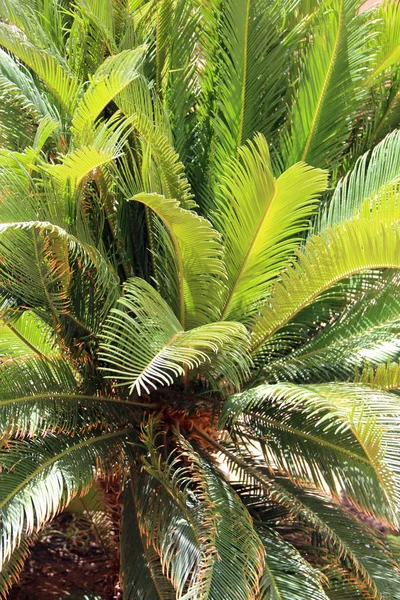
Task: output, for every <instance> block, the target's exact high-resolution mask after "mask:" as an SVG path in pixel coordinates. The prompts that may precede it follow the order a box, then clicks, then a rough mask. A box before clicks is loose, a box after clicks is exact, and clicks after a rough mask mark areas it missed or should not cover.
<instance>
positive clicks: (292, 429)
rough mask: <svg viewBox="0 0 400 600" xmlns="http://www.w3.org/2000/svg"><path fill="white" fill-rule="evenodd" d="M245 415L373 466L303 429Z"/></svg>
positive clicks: (358, 456) (263, 417) (365, 460)
mask: <svg viewBox="0 0 400 600" xmlns="http://www.w3.org/2000/svg"><path fill="white" fill-rule="evenodd" d="M245 414H246V415H249V416H250V417H253V418H255V419H260V420H262V421H265V423H267V424H268V425H271V426H272V427H274V428H275V429H280V430H282V431H286V432H287V433H292V434H293V435H296V436H298V437H302V438H304V439H307V440H310V441H312V442H315V443H316V444H319V445H321V446H326V447H327V448H331V449H332V450H335V451H336V452H340V453H341V454H346V455H347V456H349V457H350V458H353V459H354V460H358V461H360V462H363V463H365V464H366V465H368V466H371V462H370V461H369V460H368V458H365V457H363V456H360V455H359V454H357V453H355V452H352V451H351V450H347V448H343V447H342V446H337V445H336V444H333V443H332V442H328V441H326V440H324V439H323V438H320V437H318V436H315V435H312V434H310V433H306V432H304V431H302V430H301V429H297V428H296V427H291V426H290V425H285V424H283V423H280V422H279V421H276V420H275V419H271V418H270V417H265V416H263V415H258V414H257V413H254V412H251V411H245ZM255 439H256V438H255ZM357 441H358V440H357Z"/></svg>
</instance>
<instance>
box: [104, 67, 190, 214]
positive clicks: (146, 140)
mask: <svg viewBox="0 0 400 600" xmlns="http://www.w3.org/2000/svg"><path fill="white" fill-rule="evenodd" d="M115 102H116V104H117V105H118V107H119V108H120V109H121V110H122V112H123V113H124V114H125V115H126V116H127V117H129V118H131V119H132V127H133V128H134V129H135V130H136V132H137V135H138V138H139V140H140V142H141V145H142V155H143V157H146V155H149V158H150V159H151V161H154V163H155V166H156V172H155V173H153V178H158V179H159V185H158V186H157V188H154V187H153V186H151V187H150V189H149V186H148V183H149V182H148V181H147V179H148V175H147V170H148V169H149V168H150V167H147V169H146V165H145V164H143V163H142V165H141V166H142V169H143V168H145V170H144V173H143V177H144V180H145V185H146V187H145V189H147V191H151V192H158V193H161V194H163V195H165V197H166V198H174V199H175V200H177V201H178V202H179V204H180V206H181V207H182V208H185V209H190V208H193V207H194V206H195V204H194V202H193V199H192V192H191V190H190V186H189V182H188V180H187V178H186V176H185V171H184V166H183V164H182V163H181V162H180V160H179V155H178V153H177V152H176V150H175V149H174V147H173V146H172V143H171V130H170V126H169V123H168V121H167V119H166V115H165V114H164V112H163V111H162V110H161V108H160V107H161V105H160V100H159V99H158V98H157V97H156V96H154V94H153V93H152V91H151V90H150V89H149V85H148V83H147V81H146V80H145V79H144V78H137V79H136V80H134V81H133V82H132V83H131V84H130V85H129V86H128V88H126V89H125V90H123V91H122V93H121V94H119V96H117V98H116V99H115ZM151 183H152V184H153V185H154V181H152V182H151ZM118 185H121V186H122V189H124V182H118ZM125 190H126V188H125ZM132 195H133V193H132V191H131V192H129V191H126V193H125V197H126V198H130V197H131V196H132Z"/></svg>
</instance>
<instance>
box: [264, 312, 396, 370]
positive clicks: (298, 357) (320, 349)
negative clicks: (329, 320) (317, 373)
mask: <svg viewBox="0 0 400 600" xmlns="http://www.w3.org/2000/svg"><path fill="white" fill-rule="evenodd" d="M396 321H397V322H399V325H400V317H393V318H392V319H388V320H387V321H383V322H382V323H380V324H379V325H374V326H373V327H368V328H367V329H364V330H363V331H362V332H360V333H357V334H354V335H351V336H349V337H346V338H345V339H342V340H339V341H334V342H332V343H331V344H328V345H326V346H320V347H318V348H316V349H315V350H311V351H310V352H307V353H306V354H301V353H300V352H299V354H298V355H296V356H293V357H291V356H290V355H289V358H288V359H287V360H286V359H285V358H280V359H278V360H277V361H273V362H271V363H269V366H271V370H273V369H274V365H276V367H277V368H279V367H286V366H287V365H290V364H293V363H296V362H297V361H299V360H304V359H305V358H310V357H312V356H315V355H316V354H319V353H320V352H326V351H328V350H334V349H335V348H341V347H342V346H343V344H347V343H350V342H353V341H356V340H358V339H359V338H362V337H364V336H365V335H368V334H369V333H373V332H374V331H377V330H379V329H381V327H386V326H388V325H390V324H394V323H396ZM331 327H332V328H333V327H334V324H332V325H331ZM312 342H313V340H310V344H311V343H312Z"/></svg>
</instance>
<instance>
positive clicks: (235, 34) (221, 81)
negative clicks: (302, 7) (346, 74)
mask: <svg viewBox="0 0 400 600" xmlns="http://www.w3.org/2000/svg"><path fill="white" fill-rule="evenodd" d="M214 4H215V11H216V12H217V16H216V26H215V30H213V29H211V31H210V33H209V35H210V37H211V36H213V37H215V36H217V39H218V41H219V44H218V47H217V52H215V49H214V54H213V55H212V56H208V55H207V44H205V52H206V56H207V58H208V59H209V61H211V60H212V61H217V62H216V67H215V70H216V73H215V75H214V73H213V68H212V65H211V67H210V65H209V64H208V61H207V63H206V69H207V70H208V72H207V70H206V71H205V76H206V77H211V78H214V77H215V81H214V86H216V106H215V113H216V114H215V116H214V115H211V119H212V126H213V129H214V131H215V138H214V143H215V147H214V151H215V156H216V157H217V161H216V162H215V168H216V169H218V170H219V174H223V173H222V168H223V165H224V163H225V162H226V160H227V159H228V160H229V159H230V158H233V157H234V156H235V154H236V150H237V148H239V147H240V146H242V145H243V144H244V143H245V142H246V140H247V139H251V138H252V137H253V136H254V134H255V133H256V132H260V133H262V134H264V135H265V136H266V137H267V138H268V137H269V135H270V133H271V131H272V130H273V126H272V125H273V124H274V121H275V122H276V119H277V116H279V111H277V107H278V105H279V101H280V100H281V98H282V96H284V94H285V91H286V85H287V79H286V81H285V70H286V68H287V67H288V63H286V64H285V59H286V60H288V62H289V61H290V58H289V53H287V47H286V45H287V38H288V37H289V34H288V32H287V31H286V30H285V18H286V17H287V15H288V14H290V11H291V10H293V8H294V7H295V5H296V2H293V1H290V0H288V1H286V0H285V1H284V2H282V1H279V2H270V3H269V4H267V5H266V4H265V3H263V2H260V1H257V0H246V1H245V2H242V1H240V0H229V2H221V3H217V2H216V3H214ZM204 18H207V17H204ZM206 39H207V38H206ZM209 51H211V52H212V51H213V39H211V40H210V48H209ZM203 77H204V76H203ZM205 83H206V84H208V85H209V86H210V87H211V81H208V82H207V81H206V82H205ZM277 113H278V114H277ZM213 166H214V165H213Z"/></svg>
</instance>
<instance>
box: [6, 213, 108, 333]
mask: <svg viewBox="0 0 400 600" xmlns="http://www.w3.org/2000/svg"><path fill="white" fill-rule="evenodd" d="M16 245H18V252H16V250H15V249H16ZM0 248H1V253H2V264H1V266H0V276H1V280H0V281H1V286H2V288H3V289H2V294H3V296H4V297H5V298H7V297H12V298H17V299H18V301H19V302H20V303H21V304H22V305H23V306H28V307H30V308H32V309H33V310H34V311H35V312H37V313H38V314H39V315H40V316H41V317H42V318H43V319H44V320H47V321H48V320H49V312H50V315H51V321H52V323H53V324H60V323H61V321H62V320H63V318H64V316H65V315H71V317H70V318H71V319H72V320H73V319H74V318H75V319H76V318H78V319H83V320H86V319H89V317H90V318H93V314H92V311H91V309H93V304H92V305H90V306H89V305H88V301H90V300H95V302H97V303H98V304H100V305H101V308H100V310H101V311H104V313H106V312H107V311H108V309H109V307H110V305H112V304H113V303H114V302H115V300H116V298H117V297H118V295H119V286H118V282H117V279H116V276H115V273H114V272H113V270H112V269H111V266H110V265H109V263H108V261H106V259H104V258H103V256H102V255H101V254H100V252H98V250H97V249H95V248H93V247H91V246H89V245H87V244H82V243H80V242H79V241H78V240H77V238H75V237H74V236H72V235H70V234H68V233H67V232H66V231H65V230H63V229H62V228H60V227H56V226H55V225H52V224H51V223H45V222H38V221H36V222H35V221H31V222H21V223H4V224H2V225H0ZM77 264H79V268H80V272H79V277H78V275H74V278H73V279H72V273H73V269H74V267H75V265H77ZM89 274H90V277H89ZM85 278H86V279H85ZM79 283H80V284H81V285H82V286H83V287H82V289H85V285H86V290H87V291H86V293H87V294H88V293H89V292H90V294H91V296H92V297H91V298H90V297H89V296H88V297H86V298H85V297H83V298H82V297H80V299H78V300H79V302H80V303H81V304H80V306H79V305H78V304H77V302H74V303H73V306H71V298H70V293H71V292H72V293H73V291H74V286H76V287H78V285H79ZM75 289H76V288H75ZM77 291H78V293H79V291H82V290H77ZM78 306H79V311H78V315H76V316H74V313H73V308H75V309H76V308H78Z"/></svg>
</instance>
